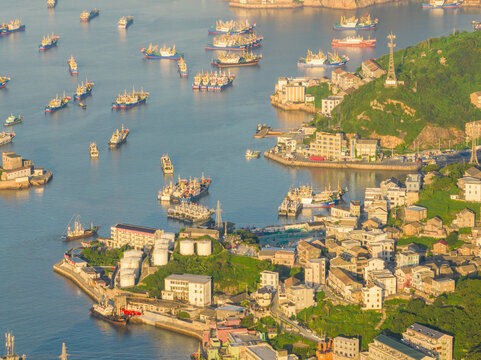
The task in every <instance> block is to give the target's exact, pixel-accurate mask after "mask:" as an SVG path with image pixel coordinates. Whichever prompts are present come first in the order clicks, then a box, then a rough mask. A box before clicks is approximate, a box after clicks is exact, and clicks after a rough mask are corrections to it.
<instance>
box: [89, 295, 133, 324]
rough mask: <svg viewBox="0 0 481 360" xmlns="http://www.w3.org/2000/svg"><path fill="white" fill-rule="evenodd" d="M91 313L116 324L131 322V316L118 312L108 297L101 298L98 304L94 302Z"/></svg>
mask: <svg viewBox="0 0 481 360" xmlns="http://www.w3.org/2000/svg"><path fill="white" fill-rule="evenodd" d="M90 314H92V316H94V317H96V318H99V319H102V320H105V321H107V322H109V323H111V324H114V325H122V326H125V325H127V324H128V322H129V316H128V315H125V314H121V313H120V312H116V311H115V308H114V307H113V306H112V305H110V304H109V303H108V301H107V300H106V299H101V300H100V302H99V303H98V304H94V306H92V307H91V308H90Z"/></svg>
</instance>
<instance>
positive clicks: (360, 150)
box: [350, 136, 379, 161]
mask: <svg viewBox="0 0 481 360" xmlns="http://www.w3.org/2000/svg"><path fill="white" fill-rule="evenodd" d="M378 150H379V140H377V139H360V138H359V136H352V137H351V140H350V151H351V159H367V160H369V161H374V160H376V158H377V153H378Z"/></svg>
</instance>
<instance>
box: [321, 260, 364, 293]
mask: <svg viewBox="0 0 481 360" xmlns="http://www.w3.org/2000/svg"><path fill="white" fill-rule="evenodd" d="M327 284H328V285H329V287H330V288H331V289H333V290H334V291H335V292H337V293H338V294H339V295H341V296H342V297H343V298H344V299H347V300H353V298H354V296H353V292H354V291H356V290H361V289H362V284H361V283H360V282H358V281H356V280H354V278H353V277H352V276H351V275H350V274H349V272H347V271H345V270H343V269H340V268H333V267H331V268H330V269H329V275H328V277H327Z"/></svg>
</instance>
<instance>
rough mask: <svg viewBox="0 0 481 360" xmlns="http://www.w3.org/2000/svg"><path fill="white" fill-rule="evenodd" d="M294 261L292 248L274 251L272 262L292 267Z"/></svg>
mask: <svg viewBox="0 0 481 360" xmlns="http://www.w3.org/2000/svg"><path fill="white" fill-rule="evenodd" d="M295 262H296V254H295V253H294V251H292V250H280V251H276V253H275V255H274V259H273V260H272V263H273V264H278V265H285V266H288V267H293V266H294V264H295Z"/></svg>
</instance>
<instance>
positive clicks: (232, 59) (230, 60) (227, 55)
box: [211, 51, 262, 68]
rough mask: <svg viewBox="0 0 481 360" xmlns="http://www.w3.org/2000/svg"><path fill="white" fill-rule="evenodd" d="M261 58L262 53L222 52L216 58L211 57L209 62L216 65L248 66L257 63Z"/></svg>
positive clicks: (221, 66)
mask: <svg viewBox="0 0 481 360" xmlns="http://www.w3.org/2000/svg"><path fill="white" fill-rule="evenodd" d="M261 59H262V55H254V54H252V53H249V52H247V51H244V52H243V53H240V54H238V53H233V52H224V53H222V54H220V55H219V56H218V57H217V58H216V59H212V62H211V64H212V65H214V66H216V67H220V68H223V67H234V66H249V65H257V64H258V63H259V61H260V60H261Z"/></svg>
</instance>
